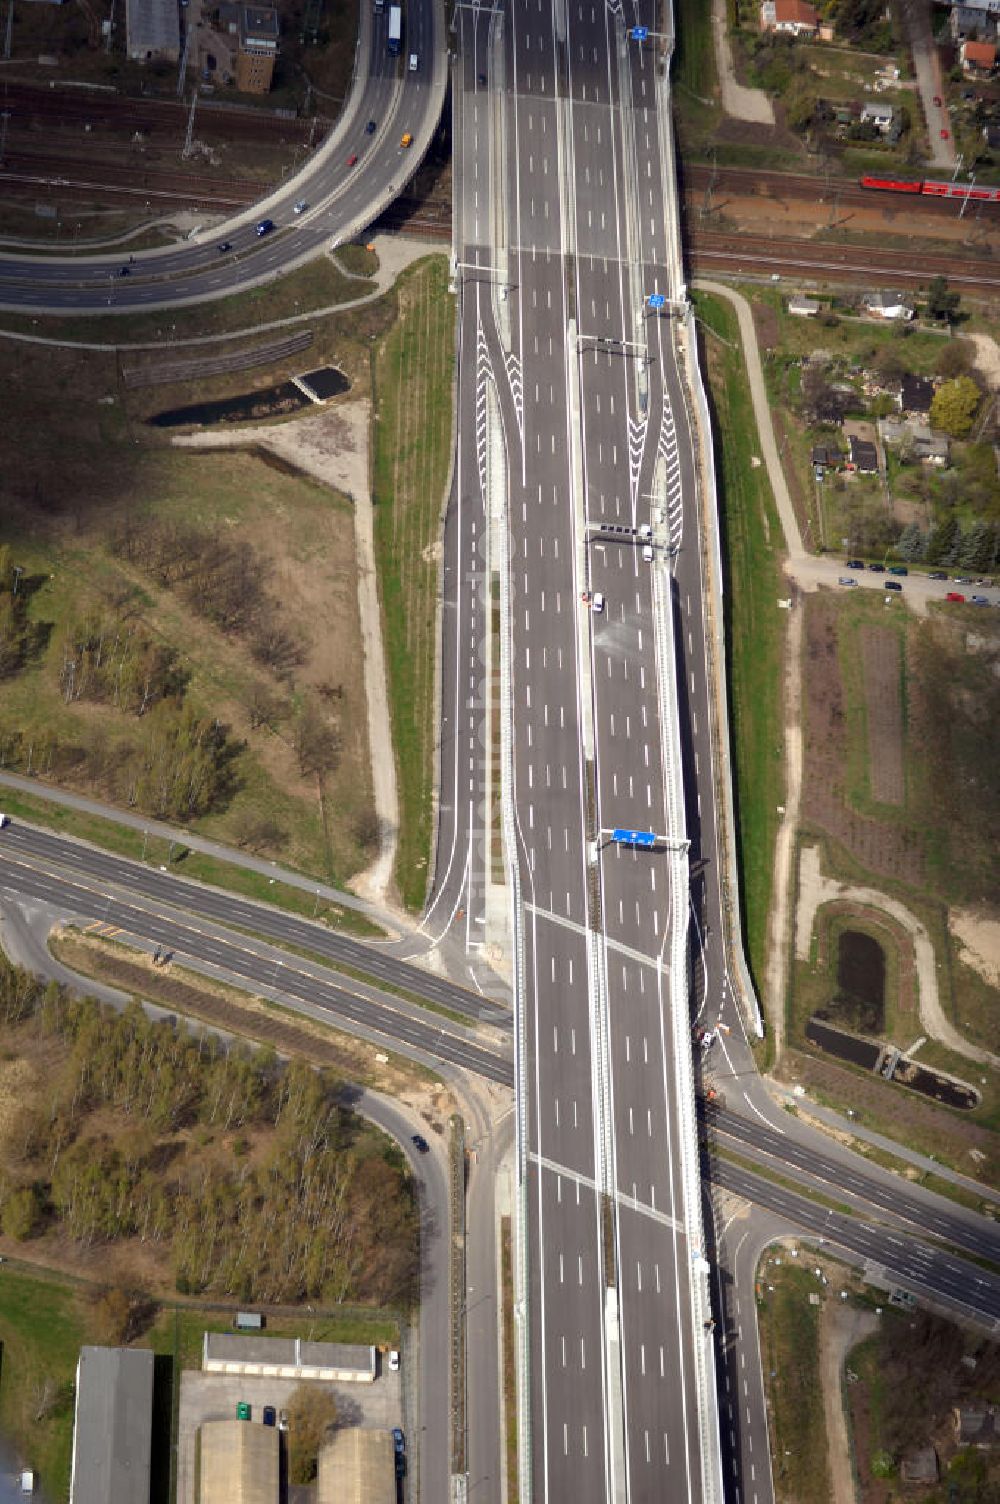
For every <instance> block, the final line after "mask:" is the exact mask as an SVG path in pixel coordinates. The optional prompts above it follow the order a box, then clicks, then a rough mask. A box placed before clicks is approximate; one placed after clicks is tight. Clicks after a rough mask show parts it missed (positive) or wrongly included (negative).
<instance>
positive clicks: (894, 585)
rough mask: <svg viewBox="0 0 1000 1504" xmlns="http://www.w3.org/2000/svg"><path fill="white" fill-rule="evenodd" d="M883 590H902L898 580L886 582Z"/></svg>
mask: <svg viewBox="0 0 1000 1504" xmlns="http://www.w3.org/2000/svg"><path fill="white" fill-rule="evenodd" d="M885 588H886V590H902V588H903V587H902V585H901V584H900V583H899V581H898V580H886V582H885Z"/></svg>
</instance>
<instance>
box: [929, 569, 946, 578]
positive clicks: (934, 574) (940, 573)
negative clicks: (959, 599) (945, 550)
mask: <svg viewBox="0 0 1000 1504" xmlns="http://www.w3.org/2000/svg"><path fill="white" fill-rule="evenodd" d="M927 578H928V579H929V580H946V579H947V578H948V571H947V569H932V570H931V572H930V574H929V575H928V576H927Z"/></svg>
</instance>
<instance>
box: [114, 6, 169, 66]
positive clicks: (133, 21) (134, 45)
mask: <svg viewBox="0 0 1000 1504" xmlns="http://www.w3.org/2000/svg"><path fill="white" fill-rule="evenodd" d="M180 14H181V13H180V10H179V9H178V6H177V0H125V35H126V46H127V48H128V55H129V57H130V58H132V60H133V61H134V62H138V63H155V62H168V63H176V62H177V59H178V58H179V57H180V55H181V21H180Z"/></svg>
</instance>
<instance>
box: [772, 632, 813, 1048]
mask: <svg viewBox="0 0 1000 1504" xmlns="http://www.w3.org/2000/svg"><path fill="white" fill-rule="evenodd" d="M803 621H804V617H803V613H802V611H801V609H799V610H795V609H793V610H791V611H789V613H788V635H787V637H786V639H785V706H784V714H785V804H784V813H783V814H782V816H781V824H780V825H779V826H778V836H777V839H776V841H775V843H774V906H773V908H772V910H771V923H770V930H769V935H768V955H767V996H768V1000H769V1003H770V1006H769V1008H768V1021H769V1023H770V1025H771V1028H772V1029H773V1030H774V1052H775V1059H776V1060H780V1059H781V1051H782V1047H783V1044H784V1037H785V983H786V981H787V978H788V956H789V951H790V940H791V924H792V879H793V876H794V873H793V870H792V869H793V861H794V856H795V837H796V834H797V832H798V828H799V807H800V805H801V803H802V627H803Z"/></svg>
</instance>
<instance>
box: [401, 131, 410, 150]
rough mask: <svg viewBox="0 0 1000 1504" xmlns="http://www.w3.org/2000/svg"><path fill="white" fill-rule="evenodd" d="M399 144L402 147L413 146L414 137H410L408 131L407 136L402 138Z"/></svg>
mask: <svg viewBox="0 0 1000 1504" xmlns="http://www.w3.org/2000/svg"><path fill="white" fill-rule="evenodd" d="M399 144H400V146H412V145H413V137H412V136H411V135H410V132H409V131H406V132H405V134H404V135H402V136H401V137H400V140H399Z"/></svg>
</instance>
